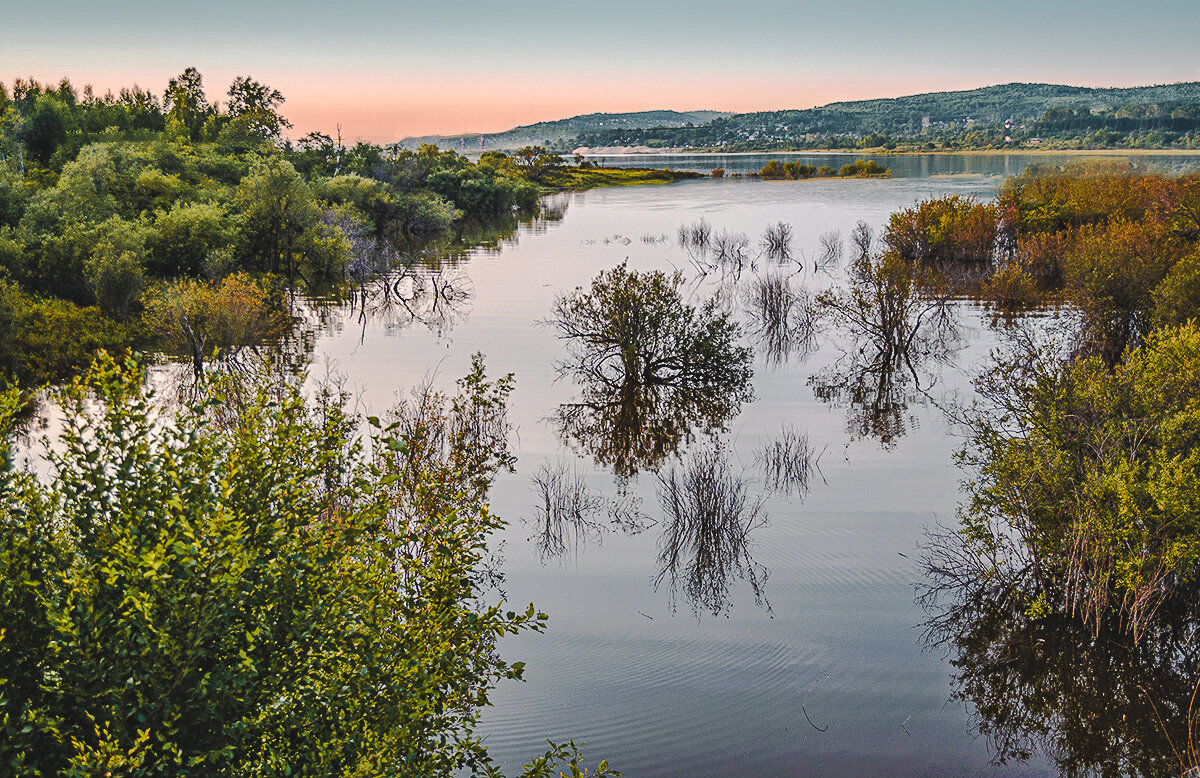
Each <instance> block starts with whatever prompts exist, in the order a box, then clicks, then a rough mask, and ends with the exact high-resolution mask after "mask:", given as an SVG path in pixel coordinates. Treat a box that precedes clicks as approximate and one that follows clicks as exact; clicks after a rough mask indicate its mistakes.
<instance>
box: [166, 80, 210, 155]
mask: <svg viewBox="0 0 1200 778" xmlns="http://www.w3.org/2000/svg"><path fill="white" fill-rule="evenodd" d="M163 109H164V111H165V112H166V115H167V121H168V122H169V123H172V122H173V123H174V124H175V126H177V127H178V128H180V129H181V130H182V131H183V132H184V133H185V134H186V138H187V139H190V140H200V131H201V129H202V128H203V126H204V122H205V120H207V119H208V118H209V117H210V116H211V115H212V114H213V113H214V112H215V111H214V108H213V106H212V105H210V104H209V102H208V98H206V97H205V96H204V79H203V77H202V76H201V75H200V71H199V70H197V69H196V68H194V67H189V68H186V69H185V70H184V71H183V72H182V73H180V74H179V75H178V76H176V77H175V78H172V79H171V80H170V81H169V82H168V83H167V89H166V91H165V92H164V93H163Z"/></svg>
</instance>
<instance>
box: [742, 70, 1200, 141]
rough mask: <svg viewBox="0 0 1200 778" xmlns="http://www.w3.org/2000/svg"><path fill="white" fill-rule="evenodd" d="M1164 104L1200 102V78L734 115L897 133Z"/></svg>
mask: <svg viewBox="0 0 1200 778" xmlns="http://www.w3.org/2000/svg"><path fill="white" fill-rule="evenodd" d="M1162 102H1191V103H1195V102H1200V81H1189V82H1184V83H1178V84H1163V85H1158V86H1137V87H1128V88H1099V89H1098V88H1092V87H1083V86H1064V85H1060V84H1020V83H1013V84H1001V85H999V86H987V87H982V88H980V89H968V90H965V91H960V92H928V93H926V94H919V95H908V96H906V97H895V98H886V99H877V100H855V101H853V102H844V103H829V104H828V105H824V106H821V107H819V108H811V109H808V110H785V111H767V112H760V113H748V114H736V115H734V116H732V117H730V119H731V120H732V121H734V122H737V123H742V124H747V123H754V122H756V121H760V122H761V121H770V120H773V119H774V120H785V121H787V122H788V123H789V124H792V125H809V126H816V125H818V124H826V125H828V124H836V125H839V127H841V128H844V129H846V130H851V129H857V130H859V131H866V132H896V131H902V130H910V131H911V130H920V129H921V126H922V122H923V120H924V119H925V118H926V117H928V119H929V120H930V122H931V123H936V122H941V123H951V122H965V121H966V120H968V119H974V120H975V121H976V122H979V123H995V122H1003V121H1005V120H1008V119H1012V120H1031V119H1037V118H1039V117H1040V116H1041V115H1042V114H1043V113H1045V112H1046V111H1047V110H1048V109H1050V108H1068V107H1070V108H1090V109H1092V110H1093V111H1101V110H1105V109H1113V108H1116V107H1118V106H1125V105H1132V104H1137V105H1145V104H1150V103H1162Z"/></svg>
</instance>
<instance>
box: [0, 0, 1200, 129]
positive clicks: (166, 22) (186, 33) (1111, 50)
mask: <svg viewBox="0 0 1200 778" xmlns="http://www.w3.org/2000/svg"><path fill="white" fill-rule="evenodd" d="M1197 30H1200V0H1140V2H1130V1H1129V0H1090V2H1076V0H1042V1H1041V2H1033V0H989V2H977V1H976V0H959V2H944V0H904V1H903V2H899V1H897V0H855V2H852V3H851V2H845V3H839V2H835V1H834V0H823V2H810V0H723V1H719V2H718V1H717V0H691V2H659V1H658V0H604V2H598V1H593V2H587V3H583V2H575V1H574V0H559V1H558V2H548V1H547V0H541V1H535V0H426V1H425V2H407V0H391V1H390V2H388V1H387V0H342V1H341V2H331V1H330V0H323V1H322V2H314V1H313V0H288V1H287V2H282V1H280V0H266V1H265V2H257V1H256V0H204V1H203V2H196V1H195V0H192V1H191V2H188V3H174V2H170V0H157V1H155V2H151V1H150V0H103V1H102V2H97V0H37V2H27V1H26V0H20V1H19V2H18V0H0V31H2V32H0V82H4V83H11V81H12V80H13V79H14V78H18V77H22V78H28V77H33V78H36V79H38V80H42V81H55V82H57V81H58V80H59V79H61V78H63V77H64V76H65V77H67V78H69V79H71V81H72V83H74V84H75V85H76V86H78V87H82V86H83V85H85V84H92V85H93V87H94V88H95V89H96V90H97V91H99V92H103V91H105V90H108V89H112V90H114V91H116V90H117V89H119V88H120V87H122V86H130V85H133V84H135V83H136V84H138V85H139V86H141V87H143V88H146V89H150V90H152V91H154V92H157V93H161V92H162V90H163V88H164V87H165V86H166V83H167V80H168V79H169V78H171V77H172V76H173V75H176V74H178V73H179V72H181V71H182V70H183V69H184V68H186V67H188V66H195V67H197V68H199V70H200V72H201V73H202V74H203V75H204V79H205V86H206V90H207V93H208V96H209V99H221V98H223V97H224V92H225V89H226V88H227V87H228V84H229V82H230V81H232V79H233V78H234V77H235V76H238V75H250V76H252V77H253V78H255V79H257V80H259V81H262V82H264V83H267V84H269V85H271V86H272V87H275V88H277V89H279V90H280V91H282V92H283V94H284V96H285V97H286V100H287V101H286V103H285V104H284V108H283V111H284V113H285V115H286V116H287V117H288V118H289V119H290V120H291V121H292V122H293V124H294V125H295V126H294V129H293V130H292V132H291V134H292V135H293V136H297V137H298V136H299V135H302V134H304V133H307V132H309V131H311V130H321V131H325V132H329V133H331V134H332V133H333V132H334V131H335V129H336V128H337V127H338V126H340V127H341V131H342V135H343V137H344V138H345V139H347V140H355V139H363V140H371V141H375V142H387V141H392V140H398V139H400V138H402V137H405V136H410V135H425V134H435V133H436V134H446V135H453V134H457V133H462V132H472V131H481V132H494V131H500V130H505V129H508V128H510V127H513V126H517V125H521V124H530V123H533V122H537V121H545V120H552V119H561V118H565V117H568V116H573V115H576V114H580V113H591V112H595V111H606V112H623V111H640V110H651V109H659V108H673V109H676V110H689V109H693V110H694V109H713V110H726V111H754V110H774V109H780V108H809V107H812V106H814V105H822V104H824V103H828V102H832V101H837V100H855V99H866V98H874V97H897V96H900V95H905V94H914V93H919V92H931V91H943V90H953V89H973V88H976V87H980V86H988V85H992V84H1002V83H1007V82H1011V81H1036V82H1046V83H1065V84H1075V85H1081V86H1138V85H1143V84H1154V83H1168V82H1173V81H1196V80H1200V57H1198V56H1197V55H1196V51H1195V34H1196V31H1197Z"/></svg>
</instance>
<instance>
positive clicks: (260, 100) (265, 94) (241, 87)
mask: <svg viewBox="0 0 1200 778" xmlns="http://www.w3.org/2000/svg"><path fill="white" fill-rule="evenodd" d="M228 95H229V105H228V107H227V109H226V110H227V112H228V114H229V118H230V120H231V123H233V124H240V125H242V127H243V131H244V132H246V133H248V134H250V135H253V136H256V137H258V138H261V139H262V140H277V139H278V138H279V136H280V134H281V133H282V132H283V130H285V129H287V128H290V127H291V126H292V123H291V122H289V121H288V120H287V119H285V118H284V117H283V114H281V113H280V112H279V106H281V105H283V93H282V92H280V91H279V90H278V89H272V88H271V87H269V86H267V85H266V84H261V83H259V82H258V81H255V80H253V79H251V78H250V77H249V76H238V77H237V78H235V79H234V80H233V83H232V84H230V85H229V92H228Z"/></svg>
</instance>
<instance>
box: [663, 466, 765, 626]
mask: <svg viewBox="0 0 1200 778" xmlns="http://www.w3.org/2000/svg"><path fill="white" fill-rule="evenodd" d="M750 491H751V490H750V486H749V483H748V482H747V481H746V479H745V478H743V477H742V476H741V474H739V473H737V472H735V471H734V470H733V467H732V465H731V464H730V462H729V459H728V457H727V455H726V453H725V450H724V448H722V447H721V446H720V445H712V446H706V447H703V448H701V449H700V450H698V451H696V452H695V453H693V454H692V455H691V457H690V458H689V459H688V460H687V461H686V462H685V463H684V464H683V465H681V466H680V467H678V468H676V467H672V468H671V469H670V470H668V471H666V472H664V473H659V476H658V499H659V504H660V505H661V507H662V510H663V533H662V536H661V538H660V540H659V553H658V564H659V572H658V574H657V576H655V579H654V583H655V586H658V585H659V584H661V583H662V582H663V581H666V582H667V584H668V587H669V588H670V591H671V596H672V599H674V597H675V596H676V595H677V594H678V593H680V592H682V594H683V595H684V596H685V597H686V598H687V599H688V600H689V601H690V602H691V604H692V607H693V609H695V610H696V611H697V612H699V611H700V610H706V611H708V612H710V613H712V614H713V615H714V616H715V615H719V614H720V613H722V612H725V611H727V610H728V609H729V607H730V606H731V604H732V597H731V595H730V592H729V589H730V586H731V585H732V584H733V583H734V582H735V581H737V580H742V579H744V580H746V581H747V582H748V583H749V585H750V588H751V590H752V591H753V593H754V599H755V602H757V603H759V604H760V605H762V604H764V603H765V602H766V600H765V598H764V596H763V585H764V583H765V582H766V579H767V576H768V574H769V572H768V570H767V569H766V568H765V567H763V566H762V565H761V564H759V563H757V562H755V561H754V557H753V556H752V554H751V542H750V536H751V534H752V533H753V532H754V530H755V529H757V528H759V527H762V526H764V525H765V524H766V522H767V516H766V513H765V512H764V511H763V508H762V498H761V497H752V496H751V493H750ZM766 607H767V608H768V610H769V609H770V605H769V604H767V606H766Z"/></svg>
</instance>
